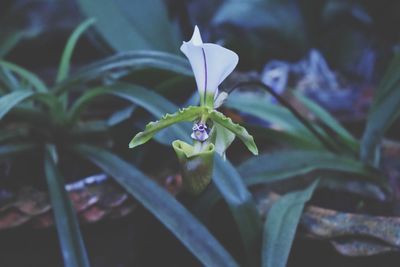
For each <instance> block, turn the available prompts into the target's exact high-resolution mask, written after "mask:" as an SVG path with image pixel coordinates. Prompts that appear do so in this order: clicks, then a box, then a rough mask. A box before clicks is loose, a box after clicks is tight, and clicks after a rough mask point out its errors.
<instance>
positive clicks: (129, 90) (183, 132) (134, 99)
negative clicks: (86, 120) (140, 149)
mask: <svg viewBox="0 0 400 267" xmlns="http://www.w3.org/2000/svg"><path fill="white" fill-rule="evenodd" d="M105 94H111V95H115V96H117V97H120V98H123V99H125V100H127V101H129V102H131V103H134V104H136V105H138V106H140V107H142V108H144V109H145V110H147V111H148V112H150V113H151V114H152V115H153V116H154V117H156V118H160V117H162V116H164V115H165V114H167V113H174V112H176V111H177V110H179V108H178V107H177V106H176V105H175V104H174V103H172V102H170V101H169V100H168V99H166V98H164V97H162V96H161V95H159V94H157V93H155V92H153V91H151V90H149V89H146V88H144V87H142V86H139V85H133V84H128V83H115V84H113V85H110V86H102V87H98V88H94V89H91V90H89V91H88V92H86V93H85V94H83V95H82V96H81V98H80V99H78V100H77V101H76V102H75V104H74V106H73V107H71V109H70V112H69V118H70V120H71V121H72V122H74V121H75V120H76V119H77V118H78V117H79V114H80V113H81V112H82V110H83V109H84V108H85V107H86V106H87V105H88V104H90V103H91V102H92V101H93V99H94V98H96V97H99V96H102V95H105ZM167 133H168V134H165V135H163V137H162V139H160V138H159V139H158V140H159V141H161V142H162V143H164V144H171V142H172V141H173V140H175V139H181V140H183V141H186V142H188V141H189V140H190V138H189V134H190V128H189V127H186V126H185V125H179V124H176V125H172V126H171V127H170V129H168V132H167Z"/></svg>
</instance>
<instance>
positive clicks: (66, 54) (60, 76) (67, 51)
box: [56, 18, 95, 83]
mask: <svg viewBox="0 0 400 267" xmlns="http://www.w3.org/2000/svg"><path fill="white" fill-rule="evenodd" d="M94 22H95V19H93V18H91V19H87V20H85V21H84V22H82V23H81V24H80V25H79V26H78V27H77V28H76V29H75V31H74V32H73V33H72V35H71V36H70V37H69V39H68V42H67V44H66V45H65V48H64V51H63V54H62V57H61V62H60V66H59V67H58V73H57V79H56V82H57V83H59V82H61V81H62V80H64V79H65V78H66V77H67V76H68V72H69V68H70V63H71V57H72V53H73V51H74V48H75V46H76V43H77V42H78V40H79V37H80V36H81V35H82V34H83V33H84V32H85V31H86V30H87V29H88V28H89V27H90V26H91V25H92V24H93V23H94Z"/></svg>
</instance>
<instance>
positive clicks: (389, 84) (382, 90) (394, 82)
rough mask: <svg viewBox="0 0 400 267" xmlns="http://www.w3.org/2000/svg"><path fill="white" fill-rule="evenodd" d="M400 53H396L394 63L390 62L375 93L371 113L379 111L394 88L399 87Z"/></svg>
mask: <svg viewBox="0 0 400 267" xmlns="http://www.w3.org/2000/svg"><path fill="white" fill-rule="evenodd" d="M399 69H400V52H397V53H395V55H394V57H393V59H392V61H391V62H390V64H389V66H388V68H387V70H386V72H385V74H384V76H383V78H382V80H381V82H380V84H379V86H378V89H377V90H376V91H375V95H374V100H373V103H372V106H371V108H370V111H371V112H373V111H375V110H376V109H379V106H380V105H382V104H383V103H382V102H383V101H385V99H387V98H388V97H390V94H391V93H392V91H393V88H394V87H398V84H399V82H400V73H399Z"/></svg>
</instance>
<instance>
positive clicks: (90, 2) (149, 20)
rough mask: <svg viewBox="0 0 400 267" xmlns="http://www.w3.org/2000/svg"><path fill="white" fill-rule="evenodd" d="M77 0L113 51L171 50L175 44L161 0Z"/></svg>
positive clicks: (164, 5) (172, 50) (177, 44)
mask: <svg viewBox="0 0 400 267" xmlns="http://www.w3.org/2000/svg"><path fill="white" fill-rule="evenodd" d="M77 2H78V4H79V6H80V8H81V10H82V11H83V12H84V13H85V14H86V15H87V16H89V17H94V18H96V20H97V23H96V29H97V30H98V31H99V33H100V34H101V35H102V37H103V38H104V39H105V40H106V41H107V42H108V44H109V45H110V46H111V47H112V48H114V49H115V50H116V51H128V50H138V49H142V50H143V49H149V50H161V51H168V52H175V51H176V50H177V47H178V46H179V42H178V41H177V40H176V39H175V38H174V37H175V35H174V34H173V33H174V32H173V27H172V23H171V22H170V21H169V17H168V10H167V7H166V4H165V2H164V1H162V0H146V1H139V0H117V1H108V0H78V1H77Z"/></svg>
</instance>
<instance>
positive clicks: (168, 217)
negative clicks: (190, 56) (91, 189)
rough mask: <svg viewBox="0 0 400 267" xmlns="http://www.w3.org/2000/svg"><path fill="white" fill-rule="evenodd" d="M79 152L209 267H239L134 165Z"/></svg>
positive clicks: (96, 151) (82, 148) (87, 149)
mask: <svg viewBox="0 0 400 267" xmlns="http://www.w3.org/2000/svg"><path fill="white" fill-rule="evenodd" d="M75 149H76V151H77V152H79V153H80V154H81V155H83V156H84V157H86V158H88V159H89V160H91V161H92V162H93V163H95V164H96V165H97V166H99V167H100V168H101V169H103V170H104V171H105V172H106V173H108V174H109V175H111V176H112V177H113V178H114V179H115V180H116V181H117V182H118V183H119V184H121V186H123V187H124V188H125V189H126V190H127V191H128V192H129V193H130V194H132V195H133V196H134V197H135V198H136V199H137V200H138V201H140V202H141V203H142V204H143V206H145V207H146V208H147V209H148V210H149V211H150V212H151V213H153V215H154V216H155V217H156V218H158V219H159V220H160V221H161V222H162V223H163V224H164V225H165V226H166V227H167V228H168V229H169V230H170V231H171V232H172V233H174V234H175V236H176V237H177V238H178V239H179V240H181V242H182V243H183V244H184V245H185V246H186V247H187V248H188V249H189V250H190V251H191V252H192V253H193V254H194V255H195V256H196V257H197V258H198V259H199V260H200V261H201V262H202V263H203V264H204V265H205V266H216V267H221V266H238V265H237V263H236V262H235V261H234V260H233V259H232V257H231V256H230V255H229V254H228V253H227V252H226V250H225V249H224V248H223V247H222V246H221V245H220V244H219V243H218V242H217V240H216V239H215V238H214V237H213V236H212V235H211V234H210V233H209V232H208V230H207V229H206V228H205V227H204V226H203V225H202V224H201V223H200V222H199V221H197V220H196V219H195V218H194V217H193V215H192V214H190V213H189V212H188V211H187V210H186V209H185V208H184V207H183V206H182V205H181V204H180V203H179V202H178V201H177V200H176V199H174V198H173V197H172V196H171V195H170V194H169V193H167V192H166V191H165V190H163V189H162V188H161V187H159V186H158V185H157V184H156V183H155V182H154V181H152V180H150V179H149V178H148V177H146V176H145V175H144V174H143V173H141V172H140V171H139V170H138V169H136V168H135V167H134V166H133V165H131V164H129V163H127V162H125V161H123V160H122V159H120V158H119V157H117V156H115V155H114V154H112V153H110V152H108V151H106V150H103V149H100V148H96V147H92V146H87V145H79V146H77V147H76V148H75Z"/></svg>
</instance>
